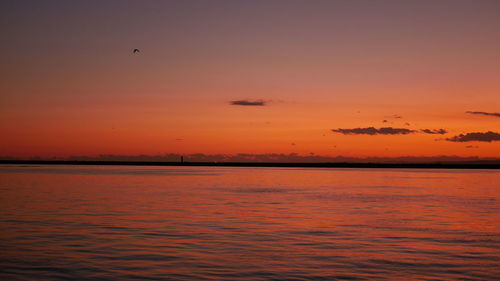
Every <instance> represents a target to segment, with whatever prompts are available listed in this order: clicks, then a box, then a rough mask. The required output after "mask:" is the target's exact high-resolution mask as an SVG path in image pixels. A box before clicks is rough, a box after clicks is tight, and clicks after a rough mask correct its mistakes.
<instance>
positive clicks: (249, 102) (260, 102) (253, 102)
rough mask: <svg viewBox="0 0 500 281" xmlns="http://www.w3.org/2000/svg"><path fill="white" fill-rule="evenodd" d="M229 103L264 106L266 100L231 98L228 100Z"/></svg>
mask: <svg viewBox="0 0 500 281" xmlns="http://www.w3.org/2000/svg"><path fill="white" fill-rule="evenodd" d="M229 104H231V105H243V106H264V105H266V102H265V101H264V100H233V101H230V102H229Z"/></svg>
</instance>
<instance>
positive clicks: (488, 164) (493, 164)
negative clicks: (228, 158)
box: [0, 160, 500, 169]
mask: <svg viewBox="0 0 500 281" xmlns="http://www.w3.org/2000/svg"><path fill="white" fill-rule="evenodd" d="M0 164H23V165H108V166H109V165H121V166H206V167H297V168H407V169H500V163H499V162H498V161H483V162H474V163H437V162H436V163H347V162H345V163H265V162H185V161H184V162H153V161H73V160H72V161H68V160H0Z"/></svg>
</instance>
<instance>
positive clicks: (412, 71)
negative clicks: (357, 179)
mask: <svg viewBox="0 0 500 281" xmlns="http://www.w3.org/2000/svg"><path fill="white" fill-rule="evenodd" d="M0 30H1V35H2V44H1V46H2V47H1V52H0V93H1V94H0V135H1V138H0V155H3V156H7V155H9V156H17V157H30V156H35V155H39V156H42V157H49V156H57V157H64V156H71V155H97V154H127V155H133V154H159V153H206V154H212V153H299V154H310V153H315V154H319V155H327V156H337V155H344V156H354V157H365V156H379V157H394V156H407V155H410V156H434V155H459V156H480V157H500V142H499V141H491V142H485V141H467V142H453V141H448V140H446V139H447V138H448V139H451V138H453V137H454V136H457V135H459V134H467V133H474V132H479V133H485V132H488V131H492V132H496V133H500V117H498V116H495V115H487V114H471V113H466V112H467V111H474V112H485V113H498V112H500V1H498V0H491V1H487V0H468V1H462V0H428V1H426V0H419V1H404V0H393V1H384V0H380V1H373V0H367V1H355V0H345V1H333V0H332V1H292V0H290V1H284V0H283V1H273V0H262V1H260V0H252V1H250V0H249V1H237V0H227V1H218V0H211V1H207V0H203V1H202V0H200V1H188V0H181V1H125V0H120V1H104V0H99V1H90V0H87V1H62V0H61V1H49V0H45V1H24V0H11V1H8V0H6V1H2V2H1V3H0ZM134 48H138V49H140V50H141V52H140V53H138V54H132V50H133V49H134ZM238 100H243V101H245V100H248V101H255V100H262V101H264V103H265V105H264V106H244V105H231V104H230V102H231V101H238ZM396 115H397V116H400V117H402V118H396V117H397V116H396ZM384 120H386V122H384ZM367 127H375V128H380V127H393V128H406V129H410V130H416V131H417V132H413V133H410V134H405V135H344V134H341V133H337V132H333V131H331V130H332V129H339V128H342V129H353V128H367ZM421 129H445V130H446V131H447V133H446V134H443V135H439V134H426V133H422V132H420V131H418V130H421Z"/></svg>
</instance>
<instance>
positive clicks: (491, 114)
mask: <svg viewBox="0 0 500 281" xmlns="http://www.w3.org/2000/svg"><path fill="white" fill-rule="evenodd" d="M465 113H469V114H477V115H486V116H495V117H500V113H493V112H482V111H466V112H465Z"/></svg>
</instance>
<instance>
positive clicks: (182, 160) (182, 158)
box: [181, 155, 184, 163]
mask: <svg viewBox="0 0 500 281" xmlns="http://www.w3.org/2000/svg"><path fill="white" fill-rule="evenodd" d="M181 163H184V156H182V155H181Z"/></svg>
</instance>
